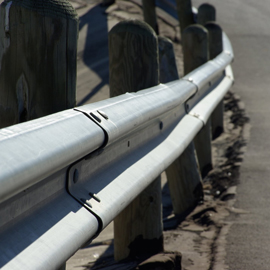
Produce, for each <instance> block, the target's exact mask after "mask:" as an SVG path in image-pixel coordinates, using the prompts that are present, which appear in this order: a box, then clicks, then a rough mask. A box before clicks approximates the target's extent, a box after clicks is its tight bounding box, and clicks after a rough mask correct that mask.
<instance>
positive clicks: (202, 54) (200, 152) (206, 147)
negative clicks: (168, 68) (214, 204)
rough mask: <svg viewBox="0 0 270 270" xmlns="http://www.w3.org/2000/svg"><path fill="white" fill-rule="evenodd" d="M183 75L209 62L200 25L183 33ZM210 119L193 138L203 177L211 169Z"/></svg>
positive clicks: (206, 42) (204, 37)
mask: <svg viewBox="0 0 270 270" xmlns="http://www.w3.org/2000/svg"><path fill="white" fill-rule="evenodd" d="M182 38H183V53H184V72H185V75H186V74H188V73H189V72H191V71H192V70H194V69H196V68H198V67H199V66H201V65H203V64H204V63H206V62H207V61H208V60H209V44H208V31H207V29H206V28H204V27H203V26H201V25H191V26H189V27H188V28H186V30H185V31H184V33H183V37H182ZM211 140H212V133H211V119H209V120H208V122H207V124H206V125H205V126H204V127H203V128H202V129H201V131H200V132H199V133H198V134H197V136H196V137H195V138H194V145H195V148H196V152H197V157H198V161H199V166H200V171H201V175H202V177H204V176H205V175H206V174H207V173H208V172H209V171H210V170H211V169H212V152H211Z"/></svg>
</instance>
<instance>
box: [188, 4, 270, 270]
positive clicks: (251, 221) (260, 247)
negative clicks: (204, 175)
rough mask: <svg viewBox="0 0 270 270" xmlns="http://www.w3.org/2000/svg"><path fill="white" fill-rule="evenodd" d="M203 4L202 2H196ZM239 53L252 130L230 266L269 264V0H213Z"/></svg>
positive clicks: (238, 76) (239, 79)
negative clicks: (241, 211)
mask: <svg viewBox="0 0 270 270" xmlns="http://www.w3.org/2000/svg"><path fill="white" fill-rule="evenodd" d="M192 2H193V5H195V6H197V7H198V6H199V5H200V4H202V3H203V2H204V1H198V0H195V1H192ZM208 2H209V3H211V4H213V5H214V6H215V7H216V10H217V21H218V22H219V23H220V25H221V26H222V27H223V29H224V30H225V31H226V33H227V34H228V36H229V38H230V40H231V42H232V45H233V48H234V52H235V62H234V64H233V70H234V75H235V81H236V83H235V85H234V87H233V89H234V91H235V92H237V93H238V94H239V95H240V96H241V98H242V100H243V101H244V103H245V105H246V112H247V114H248V116H249V117H250V123H251V127H252V128H251V133H250V140H249V143H248V150H247V152H246V153H245V158H244V162H243V164H242V167H241V176H240V183H239V186H238V189H237V193H238V194H237V200H236V204H235V207H237V208H240V209H243V210H245V211H247V213H246V212H245V211H243V214H238V215H231V216H230V218H229V219H228V224H229V225H230V230H229V234H228V236H227V245H226V264H227V265H228V266H229V269H231V270H233V269H237V270H241V269H245V270H249V269H252V270H254V269H257V270H261V269H269V268H270V266H269V265H270V256H269V250H270V207H269V205H270V196H269V193H270V165H269V160H270V151H269V149H270V140H269V137H270V124H269V123H270V121H269V115H270V106H269V103H270V76H269V70H270V20H269V17H270V5H269V1H266V0H257V1H252V0H245V1H244V0H226V1H217V0H209V1H208Z"/></svg>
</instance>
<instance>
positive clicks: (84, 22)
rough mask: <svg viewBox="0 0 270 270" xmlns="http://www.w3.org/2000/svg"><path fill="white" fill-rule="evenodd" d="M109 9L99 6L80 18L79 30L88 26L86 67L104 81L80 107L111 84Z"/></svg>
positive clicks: (83, 56)
mask: <svg viewBox="0 0 270 270" xmlns="http://www.w3.org/2000/svg"><path fill="white" fill-rule="evenodd" d="M106 8H107V7H103V6H101V5H97V6H95V7H94V8H92V9H90V10H89V12H87V13H86V14H84V15H83V16H81V17H80V24H79V30H80V31H81V29H82V28H83V27H84V26H87V34H86V41H85V48H84V51H83V55H82V59H83V62H84V64H85V65H86V66H88V67H89V68H90V69H91V70H92V71H94V72H95V73H96V74H97V75H98V76H99V77H100V79H101V80H102V81H101V82H100V83H99V84H98V85H97V86H96V87H95V88H93V89H92V90H91V92H90V93H89V94H87V95H86V96H85V97H84V98H83V99H82V100H81V101H80V102H79V103H78V104H77V105H78V106H80V105H82V104H84V103H85V102H87V101H88V100H89V99H90V98H91V97H93V96H94V95H95V94H96V93H97V92H98V91H99V90H100V89H101V88H102V87H103V86H104V85H106V84H108V83H109V53H108V24H107V15H106V13H105V10H106Z"/></svg>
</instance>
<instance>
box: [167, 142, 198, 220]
mask: <svg viewBox="0 0 270 270" xmlns="http://www.w3.org/2000/svg"><path fill="white" fill-rule="evenodd" d="M166 174H167V179H168V184H169V188H170V195H171V199H172V204H173V211H174V214H175V215H181V214H184V213H185V212H187V211H189V210H190V209H192V208H193V207H194V206H196V205H197V204H198V202H200V201H202V199H203V191H202V183H201V175H200V171H199V167H198V161H197V156H196V152H195V147H194V143H193V142H192V143H190V144H189V146H188V147H187V148H186V149H185V151H184V152H183V153H182V155H181V156H180V157H179V158H178V159H176V160H175V161H174V162H173V163H172V165H171V166H169V167H168V168H167V170H166Z"/></svg>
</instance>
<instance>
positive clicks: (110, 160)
mask: <svg viewBox="0 0 270 270" xmlns="http://www.w3.org/2000/svg"><path fill="white" fill-rule="evenodd" d="M223 46H224V51H223V52H222V53H221V54H220V55H219V56H218V57H216V58H215V59H214V60H212V61H209V62H208V63H206V64H205V65H203V66H201V67H199V68H198V69H196V70H195V71H193V72H191V73H190V74H188V75H187V76H186V77H185V78H183V79H182V80H177V81H174V82H171V83H168V84H164V85H162V84H161V85H159V86H157V87H153V88H152V89H146V90H142V91H139V92H137V93H127V94H125V95H122V96H118V97H115V98H111V99H107V100H104V101H101V102H97V103H94V104H90V105H86V106H82V107H79V108H76V109H75V110H67V111H64V112H60V113H57V114H54V115H50V116H48V117H44V118H40V119H38V120H34V121H30V122H26V123H23V124H19V125H15V126H12V127H8V128H5V129H2V130H0V160H1V163H0V171H1V174H0V186H1V189H0V216H1V220H0V267H2V269H57V268H58V267H60V266H61V264H63V263H64V262H65V261H66V260H67V259H68V258H69V257H70V256H71V255H72V254H73V253H74V252H76V250H78V249H79V248H80V247H81V246H82V245H83V244H85V243H86V242H87V241H89V240H91V238H92V237H94V236H95V235H97V234H98V233H99V232H100V231H101V230H102V229H103V228H104V227H105V226H106V225H108V224H109V223H110V222H111V221H112V220H113V219H114V217H115V216H116V215H117V214H118V213H119V212H120V211H121V210H123V209H124V208H125V206H127V205H128V204H129V203H130V202H131V201H132V199H133V198H135V197H136V196H137V195H138V194H139V193H140V192H141V191H142V190H143V189H144V188H145V187H147V185H148V184H150V183H151V182H152V181H153V180H154V179H155V178H156V177H157V176H158V175H159V174H160V173H161V172H162V171H164V170H165V169H166V168H167V167H168V166H169V165H170V164H171V163H172V162H173V161H174V160H175V159H176V158H177V157H178V156H179V155H181V153H182V152H183V151H184V150H185V148H186V147H187V145H188V144H189V143H190V142H191V141H192V140H193V138H194V136H195V135H196V134H197V133H198V132H199V130H200V129H201V128H202V127H203V125H204V124H205V123H206V121H207V120H208V118H209V117H210V115H211V113H212V111H213V110H214V109H215V106H216V105H217V104H218V103H219V102H220V101H221V100H222V98H223V96H224V95H225V93H226V92H227V91H228V89H229V88H230V87H231V85H232V83H233V74H232V70H231V68H230V63H231V62H232V60H233V51H232V48H231V45H230V42H229V40H228V38H227V37H226V35H225V34H224V35H223Z"/></svg>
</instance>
